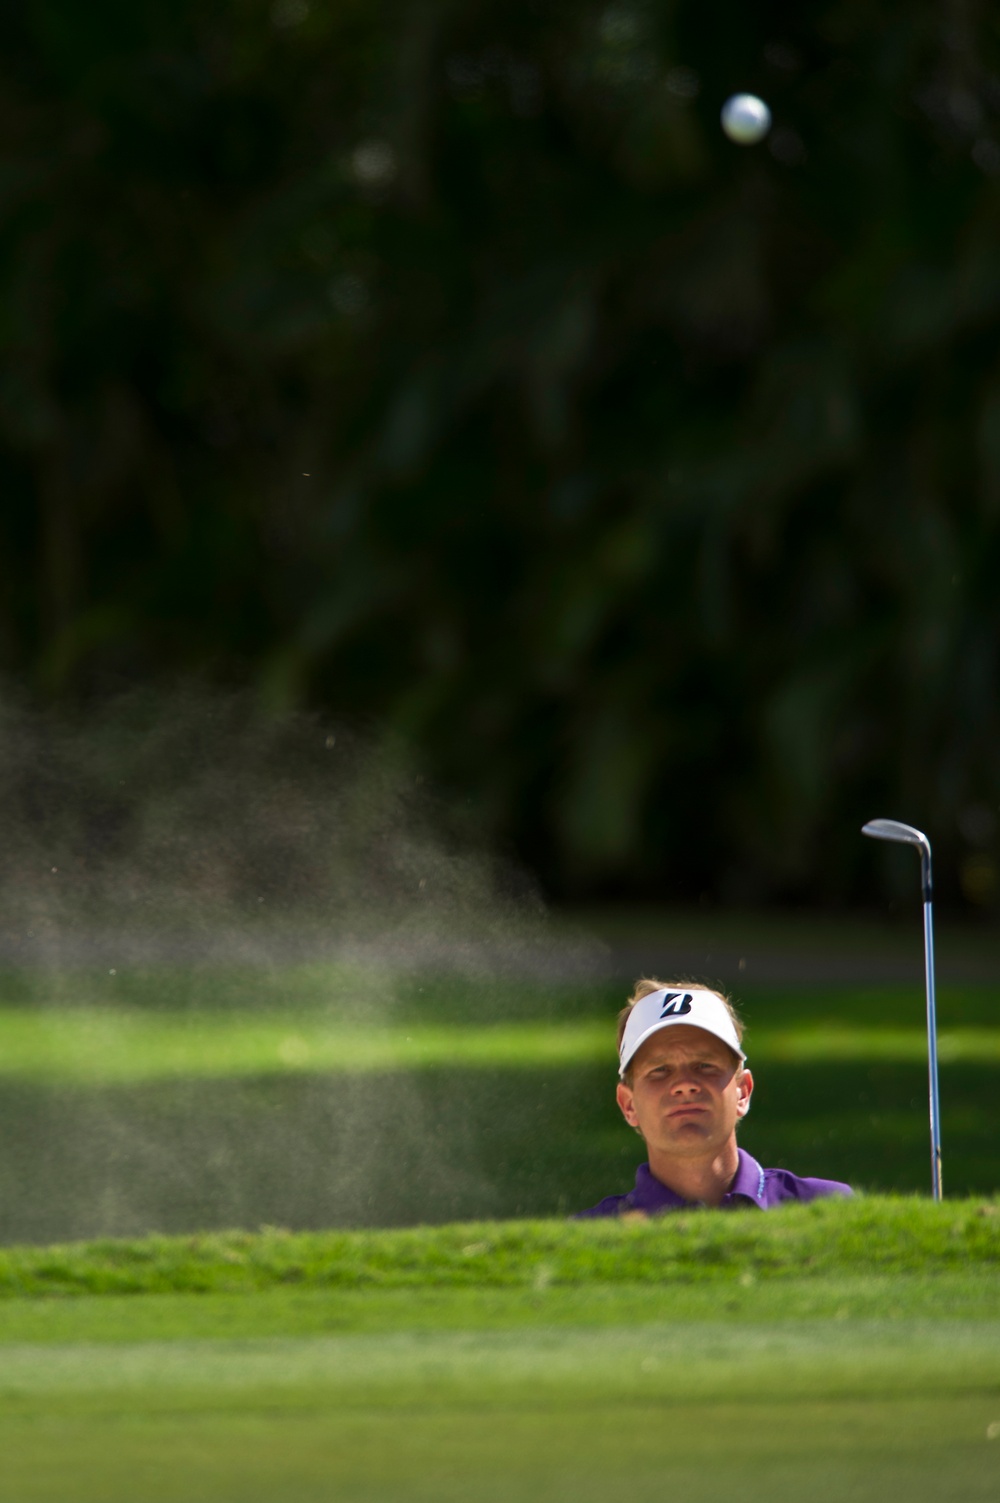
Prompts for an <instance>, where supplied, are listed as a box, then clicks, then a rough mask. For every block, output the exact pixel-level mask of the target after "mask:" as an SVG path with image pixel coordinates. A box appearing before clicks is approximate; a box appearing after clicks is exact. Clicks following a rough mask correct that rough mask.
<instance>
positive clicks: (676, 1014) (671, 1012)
mask: <svg viewBox="0 0 1000 1503" xmlns="http://www.w3.org/2000/svg"><path fill="white" fill-rule="evenodd" d="M690 1011H691V993H690V992H667V994H666V996H665V997H664V999H663V1011H662V1012H661V1013H660V1017H661V1018H682V1017H683V1016H684V1014H685V1013H686V1012H690Z"/></svg>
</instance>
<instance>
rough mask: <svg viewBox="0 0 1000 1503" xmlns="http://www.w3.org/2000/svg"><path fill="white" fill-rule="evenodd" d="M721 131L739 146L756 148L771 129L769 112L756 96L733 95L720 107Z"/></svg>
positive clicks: (761, 100)
mask: <svg viewBox="0 0 1000 1503" xmlns="http://www.w3.org/2000/svg"><path fill="white" fill-rule="evenodd" d="M722 129H723V130H724V131H725V133H726V135H727V136H728V137H729V139H730V141H735V142H736V143H737V145H739V146H756V144H757V142H758V141H763V139H764V137H765V136H766V135H767V133H768V131H769V130H770V129H771V111H770V110H769V109H768V107H767V105H766V104H765V103H764V101H763V99H758V98H757V96H756V94H734V95H733V97H732V98H731V99H727V100H726V102H725V104H724V105H723V106H722Z"/></svg>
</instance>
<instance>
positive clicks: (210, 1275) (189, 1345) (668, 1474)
mask: <svg viewBox="0 0 1000 1503" xmlns="http://www.w3.org/2000/svg"><path fill="white" fill-rule="evenodd" d="M2 1288H3V1290H4V1294H5V1297H4V1298H3V1299H0V1456H2V1476H3V1485H2V1496H3V1498H4V1503H64V1500H66V1499H69V1498H72V1499H73V1503H132V1500H133V1499H135V1498H137V1497H141V1498H143V1499H144V1500H145V1499H152V1500H154V1503H201V1500H204V1503H209V1500H211V1503H271V1500H274V1499H276V1498H281V1499H290V1500H294V1503H313V1500H316V1503H319V1500H331V1503H333V1500H336V1503H424V1500H427V1503H430V1500H432V1499H435V1500H437V1499H444V1500H446V1503H452V1500H455V1503H458V1500H459V1499H461V1500H467V1499H471V1500H475V1503H501V1500H504V1503H506V1500H508V1499H517V1500H526V1503H536V1500H537V1503H542V1500H545V1503H551V1500H560V1503H561V1500H566V1503H569V1500H571V1499H572V1500H574V1503H578V1500H582V1503H591V1500H593V1503H597V1500H598V1499H601V1500H603V1499H606V1498H607V1497H608V1496H610V1495H613V1494H617V1493H620V1492H622V1491H623V1490H624V1491H626V1492H627V1494H628V1496H629V1497H630V1498H633V1499H638V1500H640V1503H647V1500H648V1503H654V1500H656V1503H659V1500H660V1499H662V1498H663V1497H664V1496H667V1497H674V1496H681V1497H685V1498H690V1499H693V1500H695V1503H702V1500H705V1503H707V1500H708V1499H710V1498H711V1499H712V1500H715V1499H716V1498H717V1496H718V1493H719V1489H720V1488H724V1489H725V1488H732V1489H734V1490H738V1491H739V1493H740V1495H741V1496H742V1497H744V1498H747V1499H749V1500H751V1503H757V1500H760V1503H763V1500H765V1499H767V1500H769V1503H772V1500H774V1499H781V1500H784V1499H788V1500H793V1499H794V1500H799V1499H801V1498H806V1497H807V1498H809V1499H817V1500H821V1503H834V1500H837V1503H840V1500H842V1499H850V1500H853V1503H880V1500H881V1499H882V1498H883V1497H884V1495H885V1493H886V1491H887V1490H888V1491H891V1490H896V1489H905V1491H906V1495H907V1498H908V1503H938V1500H939V1499H942V1498H943V1499H956V1500H958V1499H961V1500H962V1503H987V1500H989V1503H993V1500H994V1499H995V1497H996V1494H997V1488H998V1485H1000V1207H998V1206H997V1205H996V1204H995V1203H993V1202H988V1203H957V1204H946V1205H943V1206H933V1205H931V1204H929V1203H927V1202H919V1201H914V1200H875V1199H870V1200H861V1201H857V1202H855V1203H844V1202H827V1203H821V1204H817V1205H815V1206H811V1207H788V1208H786V1209H784V1210H782V1211H779V1212H770V1213H767V1214H766V1215H756V1214H753V1213H749V1212H748V1213H746V1214H744V1215H729V1216H726V1215H719V1214H717V1213H711V1212H698V1213H690V1214H685V1215H682V1216H677V1217H672V1218H665V1219H663V1220H660V1221H655V1222H632V1223H624V1224H620V1223H614V1224H574V1223H565V1222H560V1223H553V1222H547V1223H546V1222H542V1223H538V1222H536V1223H519V1224H513V1225H510V1224H508V1225H498V1224H479V1225H466V1226H450V1227H438V1228H423V1229H419V1230H413V1231H407V1232H388V1233H370V1232H368V1233H354V1234H339V1235H329V1234H325V1235H319V1236H308V1237H302V1236H288V1235H286V1234H281V1233H278V1232H275V1231H270V1232H263V1233H261V1234H259V1235H256V1236H247V1235H245V1234H231V1235H228V1236H216V1237H205V1238H184V1239H173V1240H168V1239H162V1238H161V1239H147V1240H144V1241H142V1242H137V1243H123V1244H114V1243H110V1242H106V1243H103V1244H97V1245H91V1246H82V1247H81V1246H77V1247H66V1248H52V1249H40V1248H35V1249H12V1250H8V1251H7V1253H6V1254H5V1255H4V1263H3V1268H2ZM29 1289H30V1290H31V1291H32V1292H30V1293H18V1292H17V1291H18V1290H29ZM94 1290H98V1291H100V1290H103V1291H105V1292H103V1293H92V1292H86V1291H94ZM190 1290H196V1291H200V1292H196V1293H192V1292H184V1291H190ZM112 1291H117V1292H112ZM143 1291H147V1292H143Z"/></svg>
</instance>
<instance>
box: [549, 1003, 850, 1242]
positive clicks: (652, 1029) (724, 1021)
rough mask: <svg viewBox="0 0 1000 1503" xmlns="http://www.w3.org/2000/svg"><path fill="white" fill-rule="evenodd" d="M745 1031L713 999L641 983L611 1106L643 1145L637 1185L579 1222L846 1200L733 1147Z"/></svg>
mask: <svg viewBox="0 0 1000 1503" xmlns="http://www.w3.org/2000/svg"><path fill="white" fill-rule="evenodd" d="M742 1040H743V1025H742V1024H741V1022H740V1020H739V1018H738V1017H737V1016H736V1013H735V1012H734V1011H733V1008H732V1006H731V1005H730V1003H729V1002H728V1001H727V1000H726V998H725V997H723V996H721V995H720V993H718V992H713V991H708V990H706V989H705V988H702V987H697V986H684V985H683V984H664V983H663V982H661V981H653V980H646V981H640V982H639V983H638V985H637V986H636V989H635V992H634V993H633V995H632V996H631V997H630V998H629V1001H628V1004H627V1005H626V1007H625V1008H623V1010H622V1012H621V1013H620V1014H619V1018H618V1060H619V1072H618V1073H619V1077H620V1079H619V1085H618V1105H619V1107H620V1109H621V1113H622V1116H623V1117H624V1118H625V1121H626V1122H627V1123H628V1124H629V1126H630V1127H634V1128H635V1130H636V1132H637V1133H639V1135H640V1136H641V1137H642V1138H643V1139H644V1140H645V1143H646V1148H647V1150H648V1152H649V1162H648V1163H646V1164H640V1166H639V1169H638V1171H637V1172H636V1176H635V1188H634V1189H633V1190H630V1191H629V1192H628V1194H627V1195H609V1196H607V1197H606V1198H605V1199H604V1200H602V1201H601V1202H600V1203H599V1204H598V1205H596V1206H593V1207H592V1208H591V1209H590V1210H588V1211H581V1212H580V1213H579V1214H580V1215H581V1216H620V1215H622V1214H623V1213H626V1212H640V1213H645V1214H646V1215H655V1214H657V1213H658V1212H661V1211H675V1210H680V1209H682V1208H683V1207H691V1206H721V1207H723V1208H724V1209H727V1210H728V1209H734V1208H736V1207H738V1206H748V1205H752V1206H759V1207H760V1208H761V1209H762V1210H769V1209H770V1208H771V1207H772V1206H776V1205H779V1204H780V1203H781V1202H782V1201H785V1200H815V1199H816V1198H817V1196H820V1195H850V1194H851V1188H850V1186H849V1185H842V1184H840V1183H839V1182H838V1181H837V1180H832V1179H800V1178H799V1176H798V1175H797V1174H791V1173H790V1172H789V1171H788V1170H787V1169H762V1168H761V1167H760V1165H759V1164H758V1163H757V1161H756V1159H753V1158H751V1156H750V1155H749V1154H748V1153H747V1152H746V1151H745V1150H744V1149H742V1148H738V1147H737V1145H736V1126H737V1123H738V1122H739V1121H740V1120H741V1119H742V1118H743V1117H745V1116H746V1114H747V1112H748V1111H749V1110H750V1097H751V1095H752V1093H753V1076H752V1075H751V1074H750V1071H749V1070H748V1069H747V1068H746V1055H745V1054H744V1053H743V1049H742Z"/></svg>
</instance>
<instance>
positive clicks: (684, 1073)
mask: <svg viewBox="0 0 1000 1503" xmlns="http://www.w3.org/2000/svg"><path fill="white" fill-rule="evenodd" d="M670 1085H671V1089H672V1090H674V1091H676V1092H677V1093H678V1094H679V1095H685V1096H689V1095H690V1094H691V1093H692V1092H693V1091H698V1090H700V1089H701V1084H700V1082H699V1080H698V1077H697V1076H696V1075H695V1074H694V1073H693V1072H692V1071H691V1070H689V1069H688V1068H687V1066H686V1065H680V1066H679V1067H678V1070H677V1074H676V1075H675V1076H674V1078H673V1080H672V1081H671V1082H670Z"/></svg>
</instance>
